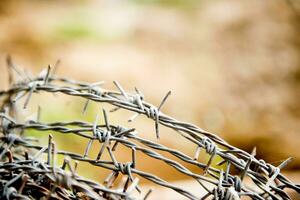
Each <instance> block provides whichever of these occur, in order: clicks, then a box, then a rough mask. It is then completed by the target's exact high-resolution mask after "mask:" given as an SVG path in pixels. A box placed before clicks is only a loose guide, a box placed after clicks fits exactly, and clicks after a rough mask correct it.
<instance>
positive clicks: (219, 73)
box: [0, 0, 300, 182]
mask: <svg viewBox="0 0 300 200" xmlns="http://www.w3.org/2000/svg"><path fill="white" fill-rule="evenodd" d="M299 10H300V8H299V3H298V2H297V1H296V0H295V1H292V0H290V1H289V0H266V1H259V0H252V1H239V0H231V1H226V0H218V1H208V0H207V1H205V0H201V1H196V0H123V1H121V0H120V1H119V0H111V1H97V0H77V1H76V0H72V1H71V0H63V1H55V0H53V1H47V0H28V1H26V0H1V1H0V69H1V70H0V80H1V81H0V87H1V89H5V88H7V74H6V65H5V57H6V55H7V54H10V55H12V57H13V59H14V61H15V63H16V64H17V65H18V66H20V67H21V68H23V69H25V70H26V71H27V73H29V74H30V73H32V74H37V73H39V71H41V70H42V69H43V68H45V67H46V66H47V65H48V64H51V65H54V64H55V63H56V61H57V60H58V59H60V60H61V64H60V66H59V68H58V74H59V75H61V76H67V77H70V78H72V79H79V80H82V81H89V82H97V81H101V80H103V81H105V82H106V83H107V87H108V88H113V84H112V83H111V82H112V80H118V81H119V82H120V83H121V84H122V85H123V87H124V88H125V89H126V90H128V91H133V88H134V87H135V86H137V87H138V88H139V89H140V90H141V91H143V93H144V95H145V97H146V100H147V101H150V102H152V103H153V104H155V105H158V104H159V103H160V101H161V99H162V98H163V96H164V95H165V94H166V92H167V91H169V90H171V91H172V96H171V97H170V98H169V99H168V102H167V103H166V105H164V107H163V112H165V113H166V114H169V115H171V116H173V117H175V118H177V119H179V120H182V121H188V122H192V123H194V124H196V125H198V126H199V127H201V128H203V129H205V130H208V131H210V132H214V133H217V134H218V135H220V136H221V137H222V138H224V139H225V140H226V141H228V142H229V143H230V144H232V145H235V146H237V147H239V148H241V149H244V150H246V151H248V152H250V151H251V150H252V148H253V147H254V146H256V147H257V157H258V158H262V159H265V160H266V161H267V162H270V163H272V164H274V165H278V164H280V162H281V161H282V160H283V159H286V158H288V157H290V156H291V157H293V158H294V161H293V162H292V163H290V164H289V165H288V166H287V167H286V168H285V169H286V170H287V171H286V174H287V175H288V177H290V178H291V179H292V180H295V181H298V182H299V180H300V173H299V170H300V151H299V146H300V139H299V137H300V123H299V122H300V121H299V120H300V100H299V98H300V93H299V92H300V37H299V36H300V11H299ZM49 98H53V100H51V101H50V102H49ZM34 99H35V100H34V101H37V98H36V97H34ZM44 100H45V101H46V100H48V103H44V105H42V108H43V111H42V113H43V114H42V119H43V120H44V121H51V120H52V121H56V120H57V119H62V118H64V119H72V118H73V119H74V116H77V117H79V118H83V119H86V120H90V121H93V120H94V118H95V113H97V112H98V111H99V109H98V108H99V106H98V105H95V104H91V105H90V107H89V109H88V111H87V114H86V116H81V115H80V112H81V109H82V106H83V104H84V102H83V101H80V100H75V101H73V100H71V99H67V98H66V99H63V100H64V103H62V102H60V101H59V100H57V98H55V97H53V96H51V97H44ZM60 100H61V99H60ZM39 101H40V102H39V103H40V104H43V103H41V102H42V101H41V100H40V99H39ZM66 105H67V106H66ZM97 106H98V107H97ZM97 109H98V111H97ZM62 110H64V111H63V113H64V114H63V115H61V114H59V115H57V113H59V112H62ZM34 112H35V111H34V110H32V111H30V110H29V113H34ZM74 113H77V114H74ZM117 115H121V117H123V118H128V117H130V116H131V114H130V113H129V114H128V113H122V112H121V113H119V114H112V116H111V118H112V120H113V121H114V122H115V123H120V121H121V119H120V118H118V117H117ZM123 121H124V124H125V125H126V126H127V127H128V126H131V125H129V124H128V123H125V122H126V120H123ZM123 121H122V123H123ZM144 121H145V120H143V119H142V120H139V119H137V121H136V124H135V126H139V128H140V131H141V132H142V133H143V134H146V135H147V137H149V138H152V139H154V130H153V124H152V123H150V124H146V122H144ZM137 124H138V125H137ZM163 130H164V129H163ZM165 132H166V133H162V141H163V143H165V144H166V145H168V146H172V147H176V148H177V147H178V148H179V147H184V146H185V151H187V152H190V153H192V152H194V150H195V147H194V146H186V143H184V142H181V141H178V140H176V138H175V139H174V137H172V138H173V139H170V138H171V137H170V133H169V131H168V130H165ZM164 134H165V136H164ZM54 137H56V138H57V140H58V141H60V140H61V139H62V138H65V137H64V136H60V135H59V134H57V135H55V136H54ZM59 144H60V145H61V147H62V148H67V149H77V150H78V148H79V147H82V149H84V147H85V145H86V141H85V142H83V141H80V140H79V139H78V140H76V139H72V137H70V140H69V142H68V143H67V144H66V141H64V142H59ZM124 152H126V151H125V150H124ZM127 153H128V152H127ZM95 154H97V152H95ZM140 165H141V166H140V167H141V168H143V169H145V170H148V171H152V172H155V173H156V174H158V175H161V176H162V177H163V178H165V179H166V180H170V181H178V180H180V181H182V182H184V181H185V180H181V178H182V177H181V176H180V175H176V174H175V172H174V173H173V171H172V170H168V171H164V168H161V170H160V171H157V165H156V166H154V165H149V163H147V160H146V161H144V162H142V164H140ZM158 165H159V164H158ZM84 169H85V170H84ZM86 169H87V167H86V168H85V166H84V164H83V165H82V170H81V173H82V174H83V175H84V176H86V177H89V178H93V179H95V180H98V178H99V180H101V178H100V177H102V176H105V173H104V174H103V172H99V171H97V169H90V170H89V171H88V173H87V172H86ZM166 172H167V173H166Z"/></svg>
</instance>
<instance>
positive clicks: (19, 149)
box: [0, 57, 300, 200]
mask: <svg viewBox="0 0 300 200" xmlns="http://www.w3.org/2000/svg"><path fill="white" fill-rule="evenodd" d="M7 64H8V69H9V70H10V73H9V83H10V88H9V89H7V90H2V91H0V97H1V98H2V99H3V100H2V105H1V113H0V119H1V120H2V122H1V127H2V131H1V136H0V141H1V142H2V144H1V147H0V159H1V160H2V161H1V162H0V194H1V195H2V196H1V197H2V198H3V199H14V198H16V199H22V198H23V199H37V198H42V197H43V198H45V199H49V198H53V199H146V198H147V197H148V196H149V194H150V193H151V190H150V191H146V192H143V193H145V194H143V195H142V194H141V192H142V189H143V188H141V187H140V185H139V184H138V183H139V178H143V179H146V180H148V181H151V182H153V183H155V184H157V185H160V186H161V187H167V188H170V189H173V190H174V191H176V192H178V193H179V194H181V195H183V196H185V197H187V198H189V199H224V200H235V199H240V198H242V197H249V198H251V199H278V200H279V199H290V197H289V195H288V193H287V189H291V190H294V191H296V192H297V193H300V185H298V184H295V183H293V182H291V181H290V180H289V179H287V178H286V177H285V176H284V175H283V174H282V173H281V172H280V170H281V169H282V168H283V167H285V166H286V165H287V163H288V162H290V161H291V158H288V159H287V160H286V161H284V162H283V163H281V164H280V165H279V166H273V165H271V164H269V163H266V162H265V161H264V160H258V159H256V158H255V150H254V151H253V152H252V153H247V152H245V151H243V150H241V149H238V148H236V147H234V146H232V145H230V144H228V143H227V142H226V141H224V140H223V139H221V138H220V137H218V136H217V135H215V134H213V133H210V132H207V131H204V130H203V129H201V128H199V127H197V126H195V125H193V124H190V123H187V122H181V121H178V120H176V119H174V118H172V117H170V116H168V115H166V114H164V113H162V112H161V108H162V106H163V105H164V104H165V102H166V101H167V98H168V97H169V96H170V94H171V92H168V93H167V94H166V96H165V97H164V98H163V100H162V102H161V103H160V105H159V106H157V107H156V106H154V105H152V104H150V103H148V102H146V101H145V99H144V95H143V94H142V93H141V92H140V91H139V90H138V89H137V88H135V93H128V92H126V91H125V90H124V89H123V87H122V86H121V85H120V84H119V83H118V82H116V81H114V84H115V86H116V90H115V91H114V90H107V89H105V88H104V87H103V82H98V83H85V82H81V81H76V80H71V79H68V78H61V77H58V76H56V75H55V74H54V73H53V72H54V71H55V69H52V70H51V67H50V66H48V68H47V69H45V70H43V71H42V72H41V73H40V74H39V75H38V76H37V77H36V78H31V77H28V76H27V75H24V74H23V73H22V72H21V70H19V69H18V68H17V67H16V66H15V65H14V64H13V62H12V60H11V58H10V57H8V58H7ZM12 70H14V71H16V72H17V74H18V76H19V77H20V78H21V81H18V82H16V83H13V76H12ZM41 91H43V92H47V93H61V94H65V95H68V96H74V97H80V98H83V99H86V103H85V105H84V108H83V113H84V112H85V111H86V109H87V107H88V104H89V102H90V101H94V102H98V103H107V104H110V105H112V106H115V109H113V110H111V112H116V111H117V110H119V109H124V110H129V111H132V112H134V113H135V114H134V115H133V116H132V117H131V118H130V119H129V120H128V121H130V122H131V121H133V120H135V118H136V117H138V116H139V115H145V116H146V117H148V118H149V119H152V120H153V121H154V124H155V126H154V127H155V136H156V138H157V139H158V140H156V141H151V140H148V139H145V138H143V137H140V136H138V134H137V131H136V130H135V129H134V128H126V127H123V126H120V125H113V124H111V123H110V122H109V116H108V114H107V112H106V111H105V110H103V118H104V121H105V123H104V124H98V123H97V122H98V119H97V118H98V117H96V120H95V122H94V123H93V124H91V123H89V122H84V121H70V122H55V123H43V122H40V120H39V117H38V118H37V119H36V120H29V121H26V122H21V121H18V120H17V118H16V112H17V111H18V108H17V104H18V102H19V100H20V99H21V98H25V103H24V105H23V107H24V108H26V107H27V106H28V105H29V103H30V98H31V96H32V94H33V93H39V92H41ZM38 110H39V111H38V114H37V115H38V116H39V115H40V113H39V112H40V109H38ZM161 125H162V126H165V127H168V128H171V129H172V130H174V133H177V136H178V140H187V141H189V142H190V143H191V144H193V145H195V146H197V148H196V151H195V155H192V156H190V155H187V154H185V153H183V152H181V151H180V150H178V149H174V148H170V147H167V146H165V145H163V144H160V143H159V138H160V131H159V126H161ZM25 130H36V131H39V132H42V131H54V132H60V133H62V134H74V135H77V136H79V137H82V138H84V139H86V140H87V141H88V144H87V146H86V148H85V151H84V152H83V153H82V154H78V153H74V152H68V151H63V150H59V149H57V147H56V145H55V143H54V141H53V139H52V136H51V135H50V136H49V141H48V146H47V147H44V146H41V145H39V144H37V143H36V142H35V139H33V138H28V137H26V136H24V134H23V132H24V131H25ZM94 142H98V143H99V144H101V148H100V150H99V153H98V154H97V156H96V158H92V157H90V156H89V152H90V149H91V146H92V144H93V143H94ZM118 145H122V146H124V147H125V148H128V149H130V150H131V152H132V155H131V160H130V161H127V162H125V163H124V162H119V161H118V160H117V159H116V156H115V155H114V152H115V150H116V149H117V148H118ZM202 149H203V150H204V151H205V153H206V154H207V155H208V156H209V160H208V162H207V163H203V162H200V161H199V159H198V157H199V154H200V151H201V150H202ZM104 151H107V152H108V154H109V156H110V159H111V161H107V160H103V159H101V157H102V155H103V153H104ZM137 152H139V153H141V154H143V155H144V156H149V157H151V158H153V159H156V160H158V161H161V162H164V163H165V164H167V165H169V166H170V167H172V168H174V169H175V170H177V171H178V172H179V173H181V174H183V175H185V176H186V177H189V178H191V179H194V180H196V181H197V182H198V183H199V188H201V189H203V190H204V191H206V193H205V194H204V195H202V196H199V195H196V194H195V193H194V192H193V191H192V192H191V191H188V190H186V189H184V188H181V187H178V186H176V185H173V184H172V183H169V182H167V181H165V180H163V179H162V178H160V177H158V176H156V175H155V174H152V173H149V172H145V171H142V170H139V169H138V168H137V167H136V162H137V161H136V153H137ZM41 154H46V155H47V160H46V161H45V160H43V159H42V157H41ZM56 155H64V156H65V159H64V163H63V166H61V167H58V165H57V163H56ZM166 155H169V156H170V157H167V156H166ZM172 156H175V157H176V158H177V159H179V160H180V161H181V162H178V161H176V160H174V159H172ZM216 157H218V160H220V159H221V161H220V162H218V163H217V165H216V166H213V165H212V163H213V162H214V160H216ZM71 160H73V161H76V162H86V163H89V164H90V165H93V166H97V167H99V168H100V169H108V170H110V171H111V174H110V175H109V176H108V177H107V178H106V179H105V180H104V181H103V184H100V183H96V182H93V181H91V180H87V179H84V178H82V177H80V176H79V175H78V174H77V173H76V166H77V164H76V165H75V166H74V167H73V166H71V164H70V163H71ZM182 163H185V164H190V165H193V166H196V167H197V168H199V169H201V171H202V172H201V173H199V172H197V173H196V172H193V171H191V170H189V169H188V168H187V167H186V166H184V164H182ZM66 166H68V170H67V169H66ZM233 170H235V171H237V172H238V174H237V175H233V174H232V173H231V171H233ZM119 176H124V177H127V178H126V181H125V183H124V184H123V185H122V186H120V187H119V188H112V185H113V184H114V182H115V181H116V179H117V177H119ZM246 177H247V178H249V179H251V180H252V182H251V184H247V183H245V181H243V180H244V179H245V178H246ZM254 186H255V187H254ZM133 190H137V191H138V193H139V195H133ZM34 195H35V196H34Z"/></svg>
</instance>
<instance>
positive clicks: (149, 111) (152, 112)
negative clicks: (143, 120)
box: [144, 106, 158, 119]
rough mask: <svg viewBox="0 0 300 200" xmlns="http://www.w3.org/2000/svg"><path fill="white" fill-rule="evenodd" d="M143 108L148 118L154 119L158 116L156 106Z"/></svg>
mask: <svg viewBox="0 0 300 200" xmlns="http://www.w3.org/2000/svg"><path fill="white" fill-rule="evenodd" d="M144 110H145V112H146V116H147V117H148V118H151V119H156V117H158V109H157V108H156V107H154V106H150V107H149V108H145V109H144Z"/></svg>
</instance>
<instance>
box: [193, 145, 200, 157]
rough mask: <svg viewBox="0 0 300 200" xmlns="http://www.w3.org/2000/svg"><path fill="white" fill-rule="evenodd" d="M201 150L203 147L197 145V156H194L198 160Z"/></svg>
mask: <svg viewBox="0 0 300 200" xmlns="http://www.w3.org/2000/svg"><path fill="white" fill-rule="evenodd" d="M200 151H201V147H200V146H197V149H196V152H195V156H194V160H198V158H199V155H200Z"/></svg>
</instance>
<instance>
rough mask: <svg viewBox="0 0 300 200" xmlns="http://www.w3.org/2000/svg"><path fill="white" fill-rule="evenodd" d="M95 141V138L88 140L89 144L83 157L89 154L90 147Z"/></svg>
mask: <svg viewBox="0 0 300 200" xmlns="http://www.w3.org/2000/svg"><path fill="white" fill-rule="evenodd" d="M93 141H94V140H93V139H90V140H89V142H88V144H87V146H86V148H85V151H84V154H83V158H86V157H87V156H88V154H89V152H90V149H91V146H92V144H93Z"/></svg>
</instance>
